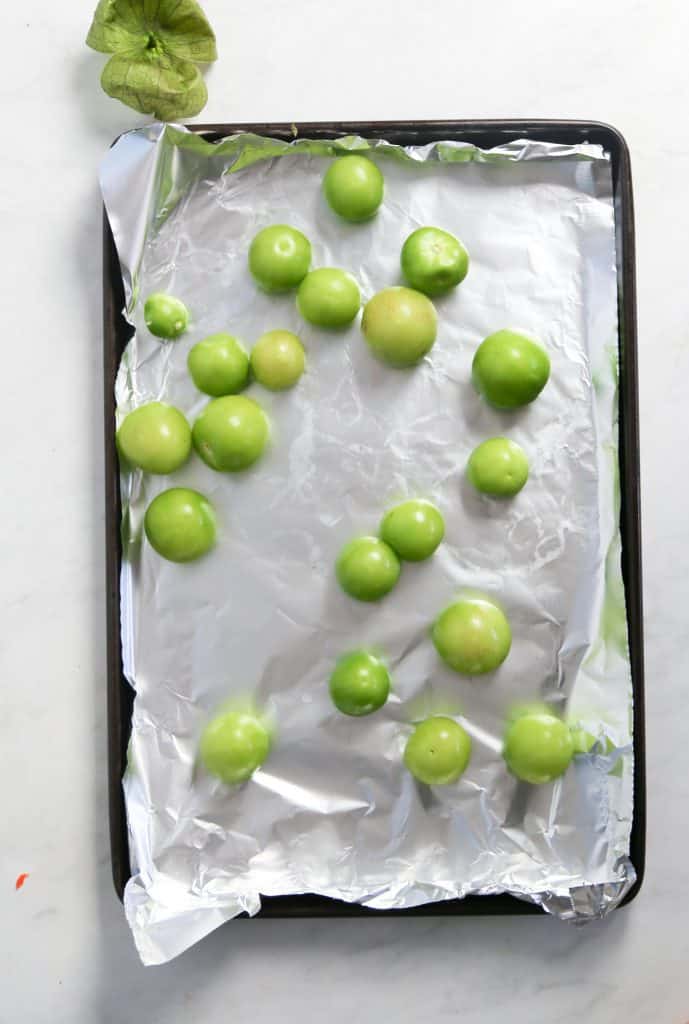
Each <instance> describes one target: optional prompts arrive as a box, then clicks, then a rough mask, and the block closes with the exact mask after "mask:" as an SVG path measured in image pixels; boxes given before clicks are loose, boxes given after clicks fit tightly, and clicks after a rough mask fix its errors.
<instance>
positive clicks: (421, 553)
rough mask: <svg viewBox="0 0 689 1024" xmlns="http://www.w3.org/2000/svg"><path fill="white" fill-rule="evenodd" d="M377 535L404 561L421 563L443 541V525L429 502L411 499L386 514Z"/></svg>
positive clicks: (441, 518)
mask: <svg viewBox="0 0 689 1024" xmlns="http://www.w3.org/2000/svg"><path fill="white" fill-rule="evenodd" d="M380 536H381V539H382V540H384V541H385V543H386V544H389V545H390V547H391V548H392V550H393V551H394V552H395V553H396V554H397V556H398V557H399V558H401V559H403V560H404V561H405V562H421V561H423V560H424V559H425V558H430V557H431V555H432V554H433V552H434V551H435V550H436V548H437V547H438V545H439V544H440V542H441V541H442V539H443V537H444V536H445V522H444V520H443V517H442V515H441V514H440V512H439V511H438V509H437V508H436V507H435V505H433V504H431V502H430V501H426V500H424V499H423V498H411V499H410V500H409V501H403V502H402V503H401V504H400V505H395V507H394V508H391V509H390V511H389V512H387V513H386V514H385V516H384V518H383V521H382V523H381V524H380Z"/></svg>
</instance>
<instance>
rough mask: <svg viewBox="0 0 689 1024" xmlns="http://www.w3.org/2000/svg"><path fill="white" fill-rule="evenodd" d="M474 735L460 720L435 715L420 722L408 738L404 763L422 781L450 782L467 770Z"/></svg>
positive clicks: (443, 784) (429, 782) (428, 783)
mask: <svg viewBox="0 0 689 1024" xmlns="http://www.w3.org/2000/svg"><path fill="white" fill-rule="evenodd" d="M470 757H471V737H470V736H469V734H468V733H467V731H466V729H464V728H462V726H461V725H460V724H459V722H455V720H454V719H453V718H447V717H445V716H444V715H435V716H433V717H432V718H426V719H424V721H423V722H420V723H419V724H418V725H417V726H416V728H415V729H414V732H413V733H412V734H411V736H410V737H409V739H408V740H407V745H406V747H405V750H404V763H405V765H406V767H407V769H408V771H410V772H411V774H412V775H413V776H414V778H415V779H418V780H419V782H425V783H426V785H428V786H446V785H449V784H450V783H452V782H456V781H457V779H459V777H460V776H461V775H462V774H463V772H464V771H466V767H467V765H468V764H469V759H470Z"/></svg>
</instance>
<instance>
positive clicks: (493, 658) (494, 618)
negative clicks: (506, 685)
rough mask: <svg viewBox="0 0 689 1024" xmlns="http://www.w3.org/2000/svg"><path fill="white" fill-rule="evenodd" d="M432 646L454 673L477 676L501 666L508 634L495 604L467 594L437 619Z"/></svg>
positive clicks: (508, 646)
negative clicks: (433, 645)
mask: <svg viewBox="0 0 689 1024" xmlns="http://www.w3.org/2000/svg"><path fill="white" fill-rule="evenodd" d="M433 643H434V644H435V647H436V650H437V652H438V654H439V655H440V657H441V658H442V659H443V661H444V662H445V663H446V664H447V665H449V667H450V668H452V669H454V671H455V672H460V673H461V674H462V675H467V676H478V675H484V674H485V673H487V672H493V671H494V670H495V669H496V668H498V666H499V665H502V663H503V661H504V660H505V658H506V657H507V655H508V654H509V652H510V647H511V645H512V631H511V629H510V624H509V622H508V621H507V618H506V617H505V613H504V612H503V610H502V609H501V608H500V607H499V605H497V604H496V603H495V602H494V601H491V600H490V599H489V598H487V597H483V596H480V595H471V596H466V597H462V598H460V599H459V600H458V601H455V603H454V604H451V605H450V606H449V608H446V609H445V611H444V612H442V613H441V614H440V615H439V616H438V618H437V619H436V620H435V623H434V625H433Z"/></svg>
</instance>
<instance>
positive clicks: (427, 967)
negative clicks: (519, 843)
mask: <svg viewBox="0 0 689 1024" xmlns="http://www.w3.org/2000/svg"><path fill="white" fill-rule="evenodd" d="M92 3H93V4H94V5H95V0H92ZM88 8H89V4H88V3H86V4H77V3H74V2H71V3H61V4H57V3H54V2H53V0H50V2H49V0H24V2H23V3H22V4H8V5H4V6H3V14H2V28H3V42H4V46H3V60H2V63H1V65H0V98H1V99H2V114H3V129H2V135H1V136H0V151H1V153H2V164H1V170H0V213H1V215H2V219H1V223H2V233H1V235H0V238H1V243H2V245H1V249H0V252H1V253H2V255H1V257H0V258H1V260H2V275H1V277H0V281H1V283H2V322H3V328H4V331H3V334H4V339H3V355H4V360H3V366H2V369H3V375H2V380H3V387H4V395H5V399H4V401H3V402H2V403H0V416H1V417H2V433H1V435H0V436H2V438H3V442H4V443H3V447H2V468H3V485H4V493H3V499H4V500H3V514H2V532H1V534H0V537H1V543H2V561H1V562H0V565H1V571H0V594H1V601H2V620H1V621H2V630H1V636H2V639H1V640H0V659H1V675H0V678H1V679H2V691H1V692H2V697H1V698H0V700H1V713H0V750H1V751H2V782H1V783H0V787H1V792H2V804H1V806H2V811H3V830H2V840H3V841H2V844H1V847H0V920H2V929H0V993H1V995H0V1022H1V1024H16V1022H21V1024H34V1022H41V1024H42V1022H48V1021H50V1022H51V1024H94V1022H97V1024H101V1022H103V1024H106V1022H107V1024H130V1022H139V1021H140V1022H145V1024H163V1022H165V1024H182V1022H186V1021H195V1022H198V1021H203V1022H205V1024H215V1022H218V1024H219V1022H223V1024H224V1022H225V1021H228V1020H231V1021H233V1022H237V1024H240V1022H241V1024H243V1022H244V1021H247V1022H248V1021H251V1024H263V1022H265V1024H268V1022H271V1024H272V1022H274V1021H276V1020H280V1019H285V1020H291V1019H300V1020H301V1021H302V1022H303V1024H311V1022H316V1021H321V1020H322V1019H323V1018H324V1017H327V1018H328V1020H329V1021H331V1022H332V1024H340V1022H345V1021H347V1022H353V1024H368V1022H369V1021H371V1022H379V1021H389V1020H395V1021H397V1022H399V1024H406V1022H416V1021H420V1020H434V1021H443V1020H448V1021H449V1020H455V1019H456V1018H458V1017H460V1016H461V1018H462V1020H463V1021H464V1022H465V1024H475V1022H488V1024H492V1022H493V1021H497V1020H502V1019H507V1017H508V1015H509V1019H510V1020H511V1021H513V1022H514V1024H557V1022H563V1024H570V1022H571V1024H574V1022H579V1021H580V1020H582V1019H586V1020H587V1021H588V1022H592V1024H609V1022H617V1021H624V1022H625V1024H665V1022H667V1024H683V1022H685V1021H686V1020H687V1019H689V984H688V982H687V977H686V974H687V970H686V965H687V963H689V929H687V927H686V920H685V917H684V913H683V912H686V909H687V906H689V857H688V856H687V852H686V851H687V846H688V845H689V813H688V812H687V800H688V798H689V757H688V756H687V740H686V737H687V735H688V726H687V710H686V709H687V698H686V696H685V694H686V687H687V678H688V676H689V655H688V654H687V649H686V645H683V644H682V635H683V632H684V631H685V630H686V628H687V627H686V624H685V622H686V608H687V602H688V601H689V546H688V545H687V530H688V527H687V523H688V522H689V516H688V514H687V513H688V512H689V486H688V485H687V482H686V478H685V477H684V475H683V468H684V462H685V456H684V455H683V452H684V451H685V450H686V449H685V445H687V443H688V442H689V403H688V402H687V399H686V394H685V391H686V381H687V378H688V377H689V326H688V324H689V316H688V313H689V310H688V308H687V262H686V256H685V254H686V239H687V237H688V236H689V213H688V205H687V202H688V200H687V181H688V180H689V138H688V136H687V130H686V95H687V88H688V86H689V78H688V74H687V70H686V38H687V35H688V33H689V8H687V6H686V5H685V4H684V3H682V2H680V0H655V2H652V0H606V2H603V3H601V2H600V0H595V2H594V0H578V2H576V3H574V2H572V0H563V2H561V3H558V4H552V3H546V2H545V0H534V2H533V3H531V4H523V5H515V4H514V3H513V2H512V0H493V2H492V3H489V2H484V3H478V2H477V0H465V2H464V3H459V2H458V0H434V2H433V3H432V4H425V5H424V4H419V3H416V2H410V0H376V2H375V3H372V2H371V0H349V2H348V3H346V4H344V3H338V2H336V0H335V2H331V3H329V4H326V3H323V0H292V3H289V4H288V3H286V2H284V0H283V2H278V0H274V2H269V0H233V2H232V3H229V2H227V0H208V2H207V4H206V8H207V10H208V13H209V15H210V17H211V19H212V21H213V23H214V25H215V27H216V30H217V34H218V41H219V48H220V51H221V54H222V58H221V60H220V61H219V62H218V65H217V66H216V67H215V68H214V69H213V71H212V72H211V74H210V75H209V89H210V95H211V98H210V102H209V104H208V107H207V109H206V111H205V115H204V117H205V119H207V120H209V121H210V120H216V121H230V120H236V121H239V120H247V121H248V120H261V119H266V120H268V119H276V120H279V119H284V120H309V119H313V120H317V119H336V118H346V117H350V118H376V117H379V118H418V117H453V116H459V117H465V116H511V117H518V116H531V117H538V116H541V117H547V116H559V117H582V118H599V119H601V120H607V121H610V122H612V123H613V124H615V125H616V126H617V127H619V128H620V129H621V130H622V132H623V133H624V134H625V135H626V137H627V139H628V141H629V144H630V146H631V150H632V159H633V170H634V177H635V192H636V206H637V229H638V247H639V257H638V272H639V325H640V344H641V420H642V462H643V505H644V508H643V512H644V540H645V568H646V586H645V597H646V643H647V675H648V753H649V763H648V781H649V797H650V812H649V835H648V867H647V878H646V883H645V886H644V889H643V890H642V893H641V895H640V896H639V898H638V899H637V901H636V903H635V904H633V905H632V906H631V907H630V908H628V909H626V910H624V911H621V912H620V913H618V914H616V915H614V917H613V918H612V919H611V920H608V921H606V922H604V923H603V924H600V925H596V926H591V927H589V928H586V929H583V930H575V929H573V928H571V927H568V926H565V925H561V924H558V923H557V922H554V921H551V920H548V919H540V918H536V919H531V918H529V919H515V918H512V919H493V920H475V919H474V920H472V919H456V920H447V921H435V922H434V921H431V920H416V921H407V920H396V919H380V920H374V921H366V922H362V921H349V922H348V921H340V922H335V923H328V922H321V923H313V922H291V923H290V922H266V921H255V922H247V921H242V922H237V923H236V924H235V925H234V926H232V925H230V926H228V927H226V928H224V929H222V930H221V931H220V932H217V933H215V934H214V935H213V936H211V937H210V938H209V939H207V940H206V941H204V942H202V943H201V944H200V945H199V946H198V947H197V948H195V949H194V950H192V951H191V952H190V953H188V954H186V955H185V956H184V957H183V958H182V959H180V960H178V961H176V962H175V963H173V964H171V965H168V966H166V967H161V968H155V969H144V968H142V967H141V966H140V964H139V962H138V959H137V957H136V954H135V952H134V947H133V944H132V942H131V939H130V935H129V931H128V929H127V926H126V924H125V921H124V918H123V915H122V911H121V908H120V906H119V904H118V903H117V901H116V898H115V896H114V893H113V890H112V886H111V883H110V867H109V850H108V839H107V821H106V812H107V808H106V788H105V703H104V700H105V654H104V593H103V590H104V584H103V488H102V476H103V468H102V439H101V432H102V431H101V405H102V397H101V386H102V370H101V338H100V258H99V246H100V207H99V198H98V192H97V186H96V168H97V164H98V161H99V159H100V157H101V155H102V153H103V152H104V149H105V147H106V146H107V145H108V143H109V141H110V140H111V139H112V138H113V137H114V136H115V135H116V134H118V133H119V132H120V131H122V130H123V129H125V128H127V127H129V126H131V125H134V124H138V123H141V120H142V119H139V118H137V117H136V116H135V115H133V114H130V113H129V112H128V111H127V110H126V109H125V108H123V107H120V106H118V105H117V104H116V103H114V102H113V101H110V100H108V99H107V98H106V97H104V96H103V95H101V94H100V93H99V90H98V87H97V78H98V75H99V72H100V68H101V66H102V62H103V60H102V58H101V57H100V56H98V55H96V54H91V53H89V52H88V51H87V50H86V49H85V47H84V46H83V45H82V39H83V36H84V34H85V32H86V29H87V27H88V18H89V10H88ZM307 33H308V34H309V35H310V39H309V41H308V42H307V41H306V39H307ZM29 396H30V397H29ZM22 871H28V872H30V877H29V879H28V880H27V882H26V884H25V885H24V887H23V888H22V889H21V890H20V891H19V892H15V888H14V880H15V878H16V876H17V875H18V874H19V873H20V872H22Z"/></svg>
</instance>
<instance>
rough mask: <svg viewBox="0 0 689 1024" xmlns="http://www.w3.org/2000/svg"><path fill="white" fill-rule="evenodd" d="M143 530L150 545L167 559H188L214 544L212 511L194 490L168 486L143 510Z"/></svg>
mask: <svg viewBox="0 0 689 1024" xmlns="http://www.w3.org/2000/svg"><path fill="white" fill-rule="evenodd" d="M144 530H145V532H146V536H147V538H148V541H149V543H150V545H151V547H152V548H153V549H154V550H155V551H157V552H158V554H159V555H161V556H162V557H163V558H166V559H167V560H168V561H170V562H192V561H194V560H195V559H197V558H200V557H201V555H205V553H206V552H207V551H209V550H210V548H212V547H213V544H214V543H215V534H216V527H215V512H214V510H213V506H212V505H211V503H210V502H209V501H208V499H207V498H204V496H203V495H202V494H199V492H198V491H193V490H191V489H190V488H188V487H172V488H170V489H169V490H167V491H163V492H162V493H161V494H159V495H158V496H157V497H156V498H154V499H153V501H152V502H151V504H150V505H149V506H148V508H147V509H146V515H145V517H144Z"/></svg>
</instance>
